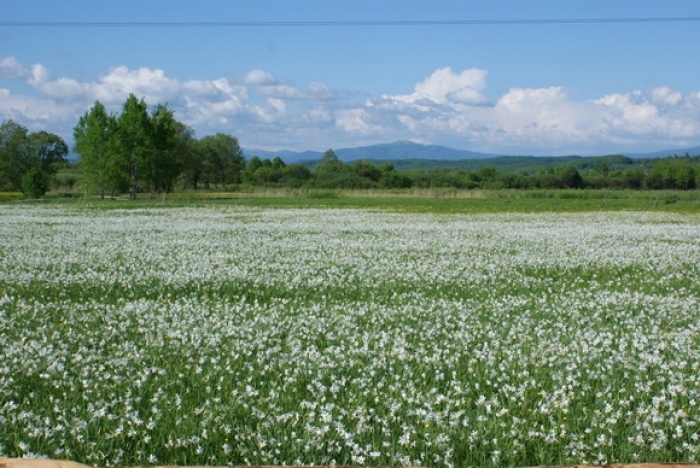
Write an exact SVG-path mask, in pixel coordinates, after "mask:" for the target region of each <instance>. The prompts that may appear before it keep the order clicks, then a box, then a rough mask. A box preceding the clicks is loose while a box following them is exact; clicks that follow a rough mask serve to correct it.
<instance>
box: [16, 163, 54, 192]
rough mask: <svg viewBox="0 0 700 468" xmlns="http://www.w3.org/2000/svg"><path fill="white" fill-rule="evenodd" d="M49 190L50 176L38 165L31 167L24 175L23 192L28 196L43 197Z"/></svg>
mask: <svg viewBox="0 0 700 468" xmlns="http://www.w3.org/2000/svg"><path fill="white" fill-rule="evenodd" d="M48 190H49V178H48V176H47V175H46V173H45V172H44V171H42V170H41V169H40V168H38V167H33V168H31V169H29V170H28V171H27V172H26V173H25V174H24V176H22V193H24V195H25V196H26V197H28V198H41V197H43V196H44V195H45V194H46V192H47V191H48Z"/></svg>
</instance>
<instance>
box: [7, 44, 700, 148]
mask: <svg viewBox="0 0 700 468" xmlns="http://www.w3.org/2000/svg"><path fill="white" fill-rule="evenodd" d="M486 76H487V72H486V71H485V70H480V69H467V70H463V71H453V70H452V69H451V68H450V67H445V68H440V69H437V70H435V71H434V72H433V73H431V74H430V75H429V76H427V77H426V78H424V79H422V80H420V81H418V82H417V83H416V84H415V86H414V88H413V91H412V92H411V93H409V94H384V95H381V96H378V97H369V98H366V101H365V102H364V103H358V102H356V101H355V98H356V96H353V95H350V94H346V93H343V92H339V91H337V90H333V89H331V88H329V87H328V86H326V85H325V84H322V83H318V82H311V83H309V84H307V85H305V86H303V87H298V86H296V85H294V84H290V83H283V82H281V81H280V80H278V79H277V78H276V77H274V76H273V75H272V74H270V73H268V72H266V71H264V70H259V69H254V70H251V71H249V72H247V73H246V74H244V75H242V76H240V77H228V78H227V77H212V78H211V79H186V80H180V79H178V78H175V77H172V76H168V74H167V73H166V71H164V70H160V69H151V68H147V67H142V68H138V69H130V68H128V67H125V66H116V67H114V68H111V69H110V70H109V71H108V72H107V73H106V74H105V75H103V76H99V77H96V78H94V79H90V80H77V79H75V78H73V77H55V76H53V75H52V73H51V71H50V70H49V69H48V68H47V67H45V66H44V65H43V64H34V65H32V66H30V67H25V66H24V65H22V64H21V63H19V62H18V61H17V60H16V59H15V58H14V57H4V58H0V78H5V79H13V80H17V79H22V80H24V81H25V83H26V84H27V85H29V86H30V87H31V88H32V89H33V90H34V92H35V95H31V96H30V95H28V94H27V91H26V90H23V91H18V89H21V88H13V87H12V86H8V87H7V89H4V88H3V89H0V120H3V119H10V118H12V119H14V120H17V121H19V122H22V123H24V124H25V125H27V126H29V127H30V128H35V127H38V126H42V125H43V126H44V128H45V129H47V130H49V131H53V132H55V133H58V134H60V135H62V136H63V137H64V138H67V139H70V136H71V134H72V127H73V126H74V125H75V123H76V122H77V119H78V118H79V117H80V115H82V114H83V113H85V112H86V111H87V110H88V109H89V108H90V106H92V104H93V102H94V101H95V100H100V101H101V102H103V103H104V104H105V105H106V106H107V107H108V108H109V109H110V110H111V111H114V112H118V111H119V109H120V107H121V104H122V103H123V102H124V100H125V99H126V97H127V96H128V94H129V93H134V94H136V95H137V96H138V97H144V98H145V99H146V102H148V103H149V104H156V103H167V104H168V105H169V106H170V107H171V108H172V109H174V110H175V113H176V117H177V118H178V119H179V120H181V121H182V122H184V123H186V124H187V125H190V126H192V127H193V128H194V129H195V130H196V131H197V134H198V135H206V134H209V133H214V132H226V133H232V134H234V135H236V136H238V137H239V138H240V140H241V142H242V143H243V145H244V146H258V147H262V146H265V147H274V146H277V147H280V148H281V147H285V146H286V147H287V148H290V149H297V150H300V149H323V148H328V147H336V148H337V147H342V146H356V145H360V144H371V143H379V142H386V141H392V140H398V139H411V140H414V141H424V142H430V143H435V144H446V145H451V146H456V147H462V148H469V149H474V150H481V151H490V152H496V153H498V152H500V153H509V154H523V153H530V154H557V153H558V154H561V153H562V152H578V153H586V152H588V153H596V152H601V151H625V150H636V151H644V150H651V149H654V148H658V149H665V148H674V147H679V148H680V147H683V146H692V145H697V144H700V92H696V93H690V94H683V93H681V92H678V91H675V90H673V89H671V88H669V87H659V88H656V89H652V90H648V91H638V90H637V91H629V92H621V93H616V94H609V95H606V96H602V97H600V98H598V99H592V100H575V99H573V98H572V96H571V95H570V93H569V92H568V91H567V89H566V88H564V87H563V86H555V87H548V88H521V87H513V88H511V89H510V90H509V91H507V92H506V93H505V94H503V95H502V96H500V97H498V98H497V99H495V100H493V101H492V102H489V101H488V100H487V99H486V97H485V94H484V92H485V90H486Z"/></svg>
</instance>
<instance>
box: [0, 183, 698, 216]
mask: <svg viewBox="0 0 700 468" xmlns="http://www.w3.org/2000/svg"><path fill="white" fill-rule="evenodd" d="M82 197H83V195H82V194H77V193H72V192H69V193H62V192H55V193H50V194H49V195H48V196H47V197H46V198H45V199H44V202H48V201H52V200H53V201H58V200H64V199H69V200H74V199H75V200H74V201H72V202H71V203H79V204H86V205H87V206H96V207H97V206H101V207H103V208H109V207H118V208H128V207H143V206H163V207H165V206H208V205H239V206H250V207H261V208H263V207H285V208H313V207H327V208H369V209H380V210H398V211H406V212H417V213H420V212H425V213H429V212H434V213H507V212H522V213H527V212H533V213H537V212H591V211H659V212H678V213H699V212H700V190H694V191H633V190H619V191H615V190H456V189H435V190H411V189H409V190H310V189H298V190H294V189H264V190H254V191H251V192H245V191H238V192H207V191H200V192H176V193H172V194H167V195H166V196H158V197H157V198H155V199H150V198H149V197H148V195H147V194H141V195H140V196H139V198H138V199H137V200H135V201H129V200H125V199H124V198H123V197H120V198H118V199H116V200H110V199H107V200H96V199H95V198H94V197H90V198H87V199H85V198H82ZM20 199H21V195H20V194H0V203H2V202H3V201H5V202H8V201H9V202H19V201H20ZM36 203H41V201H37V202H36Z"/></svg>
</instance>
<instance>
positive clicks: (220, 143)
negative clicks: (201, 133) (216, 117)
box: [199, 133, 245, 189]
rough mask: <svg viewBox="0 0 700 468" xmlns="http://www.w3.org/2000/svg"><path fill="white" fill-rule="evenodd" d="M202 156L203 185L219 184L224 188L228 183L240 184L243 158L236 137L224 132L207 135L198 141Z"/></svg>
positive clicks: (243, 164)
mask: <svg viewBox="0 0 700 468" xmlns="http://www.w3.org/2000/svg"><path fill="white" fill-rule="evenodd" d="M199 146H200V148H199V150H200V151H201V158H202V168H203V170H202V179H203V181H204V186H205V187H206V188H209V187H210V186H211V185H212V184H219V185H220V186H221V188H224V189H225V188H226V187H227V185H228V184H240V183H241V181H242V176H243V170H244V169H245V159H244V158H243V151H242V150H241V147H240V146H239V145H238V139H236V138H235V137H232V136H231V135H227V134H224V133H217V134H216V135H209V136H206V137H204V138H202V139H201V140H200V142H199Z"/></svg>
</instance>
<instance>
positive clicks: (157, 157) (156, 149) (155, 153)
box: [145, 104, 187, 197]
mask: <svg viewBox="0 0 700 468" xmlns="http://www.w3.org/2000/svg"><path fill="white" fill-rule="evenodd" d="M150 131H151V135H150V137H151V138H150V139H151V148H152V153H151V157H150V158H149V160H148V161H147V162H146V167H147V169H148V171H147V173H146V174H145V178H146V179H147V182H148V183H149V184H150V187H151V197H154V196H155V194H156V193H157V192H160V191H166V192H167V191H170V190H172V187H173V184H174V182H175V179H176V178H177V176H178V174H179V173H180V170H181V167H182V158H181V156H182V153H181V151H182V150H183V149H185V148H183V147H182V146H181V143H182V142H181V141H180V140H181V138H183V137H186V136H187V132H186V131H185V129H184V128H183V125H182V124H179V122H177V121H176V120H175V118H174V117H173V111H171V110H170V109H168V108H167V107H166V106H164V105H162V104H159V105H158V106H156V108H155V109H154V110H153V112H152V114H151V125H150Z"/></svg>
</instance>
